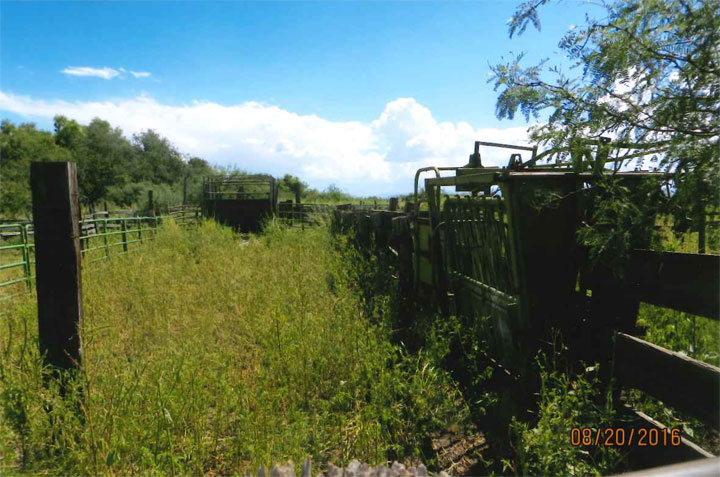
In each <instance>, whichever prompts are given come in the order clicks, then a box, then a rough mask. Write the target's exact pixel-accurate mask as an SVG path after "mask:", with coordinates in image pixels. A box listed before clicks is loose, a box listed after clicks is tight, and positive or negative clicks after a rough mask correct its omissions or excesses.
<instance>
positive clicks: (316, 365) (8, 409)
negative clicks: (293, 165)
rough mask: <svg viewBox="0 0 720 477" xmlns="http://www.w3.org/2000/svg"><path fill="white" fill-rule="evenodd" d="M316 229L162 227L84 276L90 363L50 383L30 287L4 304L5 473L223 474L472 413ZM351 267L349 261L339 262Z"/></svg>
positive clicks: (403, 445) (392, 448)
mask: <svg viewBox="0 0 720 477" xmlns="http://www.w3.org/2000/svg"><path fill="white" fill-rule="evenodd" d="M345 248H346V245H345V244H344V243H342V242H340V243H338V242H336V241H334V239H333V238H332V237H331V236H330V234H329V232H328V230H327V228H325V227H318V228H313V229H310V230H306V231H304V232H300V231H292V230H287V229H284V228H282V227H279V226H276V225H274V224H270V225H269V227H268V230H267V231H266V233H265V234H264V235H262V236H253V237H252V238H251V239H250V240H249V241H244V240H243V239H241V238H240V237H239V236H237V235H234V234H232V233H231V232H230V231H229V230H227V229H225V228H222V227H219V226H217V225H215V224H214V223H212V222H204V223H203V224H201V225H200V226H199V227H198V228H197V229H195V230H190V231H186V230H181V229H180V228H178V227H177V226H175V225H173V224H172V223H171V224H167V225H165V226H164V227H163V230H161V232H160V233H158V236H157V239H156V240H155V241H154V242H152V243H149V244H146V245H145V249H143V250H142V252H140V253H137V254H130V255H126V256H119V257H114V258H112V259H111V260H109V261H104V262H98V263H96V264H92V266H87V267H86V269H85V270H84V272H83V294H84V311H85V316H84V322H83V325H82V330H81V333H82V338H83V343H84V348H83V360H84V362H83V367H82V371H81V372H80V373H79V374H78V375H77V376H76V377H74V378H72V379H73V381H72V385H71V386H69V388H70V389H77V390H78V391H77V395H75V394H74V393H73V392H70V393H68V394H66V395H65V397H64V398H61V397H59V393H58V392H57V391H58V390H57V389H56V386H55V385H54V384H53V382H52V381H50V383H49V385H48V386H46V385H45V380H44V372H45V371H46V370H44V369H43V367H42V364H41V363H42V362H41V359H40V356H39V355H38V351H37V349H38V347H37V319H36V305H35V301H34V300H35V298H34V296H32V295H30V296H28V297H27V298H20V299H16V300H15V301H13V302H12V303H10V304H8V306H5V307H3V309H2V310H1V311H0V409H1V411H2V413H1V414H0V473H3V472H9V471H23V472H49V473H53V474H57V473H62V474H129V473H143V474H200V473H209V474H232V473H242V472H243V471H246V470H252V469H255V468H257V467H258V466H260V465H271V464H273V463H276V462H285V461H286V460H288V459H292V460H294V461H295V462H299V461H300V460H301V459H303V458H305V457H308V456H311V457H313V458H314V460H315V462H319V463H320V464H322V463H326V462H329V461H333V462H335V463H336V464H342V463H346V462H347V461H348V460H349V459H353V458H357V459H361V460H364V461H367V462H371V463H380V462H384V461H385V460H386V459H388V458H397V457H421V458H430V457H431V456H428V455H425V454H423V452H424V448H423V446H422V442H420V440H421V439H420V437H421V436H424V435H427V434H428V433H429V432H430V431H432V430H433V429H441V428H443V427H444V426H446V425H448V424H451V423H453V422H455V421H457V420H459V419H463V418H464V416H465V415H466V414H465V413H464V411H463V409H464V407H463V406H464V405H463V403H462V400H461V399H459V396H458V393H457V391H456V389H455V387H454V385H453V384H452V381H451V380H450V379H449V378H447V375H446V374H444V373H443V372H441V371H440V370H438V369H437V368H435V367H433V366H432V365H431V364H430V363H429V362H427V361H423V357H422V356H421V357H420V358H418V357H411V356H410V355H408V354H407V353H403V352H401V350H400V348H399V347H398V346H397V345H395V344H393V343H392V342H391V340H390V339H389V337H390V329H389V325H388V321H387V320H386V318H387V317H386V316H384V315H385V314H387V313H389V312H390V311H389V308H388V307H385V308H382V307H380V308H374V310H375V311H374V312H373V313H375V315H376V316H375V317H374V319H372V320H370V319H369V318H368V316H367V313H366V312H367V310H368V307H367V304H366V303H364V300H363V298H362V297H361V294H360V293H359V289H358V283H357V281H356V280H355V279H354V278H353V274H354V271H353V268H352V263H351V262H352V261H351V262H348V259H347V258H346V255H345V254H343V253H342V252H343V249H345ZM349 263H350V265H351V266H348V264H349Z"/></svg>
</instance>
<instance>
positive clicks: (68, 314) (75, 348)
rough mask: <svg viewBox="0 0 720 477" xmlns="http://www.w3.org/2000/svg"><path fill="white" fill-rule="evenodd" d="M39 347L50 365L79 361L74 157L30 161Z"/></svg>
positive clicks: (79, 294)
mask: <svg viewBox="0 0 720 477" xmlns="http://www.w3.org/2000/svg"><path fill="white" fill-rule="evenodd" d="M30 185H31V188H32V209H33V223H34V225H35V232H36V233H35V261H36V263H35V268H36V279H35V280H36V288H37V301H38V328H39V345H40V353H41V355H43V358H44V359H45V362H46V363H47V364H49V365H50V366H52V367H53V368H55V369H73V368H75V367H77V366H79V365H80V360H81V351H80V336H79V333H78V329H79V326H80V323H81V322H82V314H83V310H82V285H81V254H80V227H79V223H78V221H79V216H80V213H79V211H80V208H79V205H78V189H77V168H76V165H75V163H74V162H33V163H31V166H30Z"/></svg>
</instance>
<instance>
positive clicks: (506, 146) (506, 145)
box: [477, 141, 537, 152]
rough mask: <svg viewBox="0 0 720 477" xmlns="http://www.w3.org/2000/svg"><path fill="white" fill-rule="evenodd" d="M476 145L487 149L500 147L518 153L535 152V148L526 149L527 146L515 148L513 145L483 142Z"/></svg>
mask: <svg viewBox="0 0 720 477" xmlns="http://www.w3.org/2000/svg"><path fill="white" fill-rule="evenodd" d="M477 143H478V144H480V145H481V146H489V147H502V148H505V149H517V150H520V151H531V152H532V151H535V150H537V147H528V146H515V145H513V144H501V143H499V142H484V141H477Z"/></svg>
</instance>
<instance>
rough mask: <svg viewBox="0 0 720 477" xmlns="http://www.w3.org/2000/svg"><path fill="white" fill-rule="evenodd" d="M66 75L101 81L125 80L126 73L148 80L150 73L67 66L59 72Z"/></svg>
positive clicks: (123, 69)
mask: <svg viewBox="0 0 720 477" xmlns="http://www.w3.org/2000/svg"><path fill="white" fill-rule="evenodd" d="M61 73H64V74H66V75H70V76H86V77H95V78H102V79H106V80H109V79H113V78H118V77H119V78H125V77H126V76H127V73H130V74H131V75H132V76H133V78H148V77H149V76H150V73H148V72H147V71H128V70H126V69H125V68H122V67H120V68H117V69H115V68H109V67H107V66H105V67H102V68H93V67H92V66H68V67H67V68H65V69H64V70H62V71H61Z"/></svg>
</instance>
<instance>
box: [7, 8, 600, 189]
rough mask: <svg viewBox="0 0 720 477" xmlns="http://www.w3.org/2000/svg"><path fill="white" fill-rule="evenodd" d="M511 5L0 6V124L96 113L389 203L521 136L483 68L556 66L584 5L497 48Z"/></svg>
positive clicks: (520, 126)
mask: <svg viewBox="0 0 720 477" xmlns="http://www.w3.org/2000/svg"><path fill="white" fill-rule="evenodd" d="M516 6H517V2H506V1H502V2H470V1H465V2H409V1H399V2H363V1H344V2H319V1H316V2H177V3H176V2H107V3H89V2H58V3H46V2H31V3H19V2H6V1H3V2H1V3H0V27H1V30H0V68H1V69H0V95H2V96H0V115H1V116H2V117H3V118H10V119H11V120H13V121H33V122H36V123H37V124H38V125H39V126H40V127H43V128H48V129H49V128H50V127H51V125H52V116H53V115H54V114H65V115H68V116H71V117H75V118H76V119H78V120H80V121H81V122H83V123H87V122H89V120H91V119H92V117H95V116H100V117H102V118H103V119H107V120H109V121H110V122H111V123H112V124H114V125H116V126H119V127H121V128H122V129H123V131H125V132H126V134H128V135H130V134H131V133H133V132H137V131H138V130H140V129H146V128H153V129H156V130H158V132H160V133H161V134H163V135H165V136H167V137H168V138H169V139H170V140H171V141H173V142H174V143H175V144H176V146H177V147H178V149H180V150H181V152H186V153H188V154H194V155H200V156H201V157H205V158H206V159H208V160H210V161H211V162H213V163H217V164H232V165H235V166H237V167H240V168H243V169H248V170H253V171H258V172H260V171H267V172H271V173H273V174H281V173H284V172H290V173H294V174H297V175H300V176H301V177H303V178H304V179H306V180H307V181H308V182H310V183H311V185H313V186H316V187H320V188H322V187H325V186H327V185H328V184H330V183H335V184H337V185H339V186H340V187H343V188H345V189H347V190H350V191H351V192H354V193H363V192H367V193H376V192H378V193H384V194H389V193H395V192H400V191H401V190H406V189H409V188H410V187H411V184H410V186H407V185H406V184H407V178H408V177H412V173H413V171H414V169H416V168H417V167H420V166H421V165H426V164H459V163H462V162H464V161H465V160H466V158H467V154H469V153H470V152H471V149H472V140H474V139H486V140H497V139H498V138H505V139H507V140H513V139H514V140H516V141H517V140H522V139H523V132H524V130H525V128H526V127H527V124H526V123H525V122H524V120H522V119H518V120H515V121H498V120H497V119H496V118H495V115H494V107H495V99H496V96H497V94H496V93H495V92H493V89H492V85H491V84H488V83H487V77H488V73H489V64H495V63H497V62H499V61H501V58H502V57H503V56H505V57H507V56H508V54H509V52H510V51H515V52H520V51H525V52H527V56H526V58H528V60H529V61H535V60H537V59H540V58H550V62H551V63H554V64H565V63H564V60H563V57H562V56H561V55H560V54H559V53H558V51H557V43H558V41H559V39H560V38H561V36H562V34H563V33H564V32H566V31H567V30H568V29H569V28H570V26H571V25H580V24H582V23H583V22H584V15H585V13H586V12H588V11H590V10H589V8H590V7H589V6H588V5H587V4H585V3H581V2H559V3H557V4H553V5H551V6H549V7H548V8H546V9H545V10H543V11H542V12H541V19H542V31H541V32H537V31H535V30H534V29H531V28H529V29H528V31H527V32H526V33H525V34H524V35H522V36H520V37H516V38H513V39H509V38H508V34H507V25H506V21H507V20H508V18H509V17H510V16H511V15H512V12H513V11H514V9H515V8H516ZM81 73H84V74H86V76H81V75H79V74H81ZM87 74H92V75H95V76H92V75H91V76H87ZM193 125H195V126H197V127H193ZM479 135H481V136H484V137H477V136H479ZM488 136H492V137H488ZM433 161H434V162H433Z"/></svg>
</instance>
